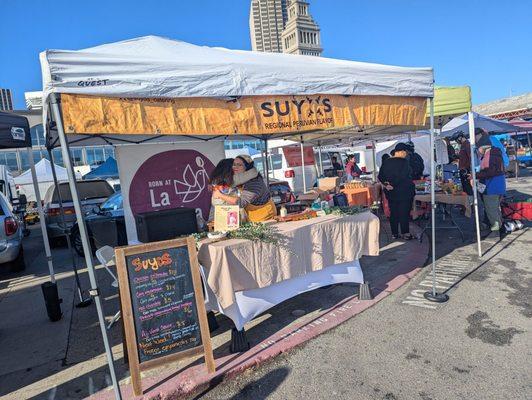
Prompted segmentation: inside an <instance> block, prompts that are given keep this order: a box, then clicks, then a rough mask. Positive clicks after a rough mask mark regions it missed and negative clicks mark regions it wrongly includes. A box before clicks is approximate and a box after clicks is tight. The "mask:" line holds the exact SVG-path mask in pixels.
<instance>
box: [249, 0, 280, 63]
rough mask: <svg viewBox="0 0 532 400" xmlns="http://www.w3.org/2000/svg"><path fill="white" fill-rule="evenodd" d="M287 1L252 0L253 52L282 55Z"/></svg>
mask: <svg viewBox="0 0 532 400" xmlns="http://www.w3.org/2000/svg"><path fill="white" fill-rule="evenodd" d="M286 2H287V0H251V9H250V12H249V30H250V35H251V48H252V49H253V51H263V52H269V53H281V52H282V51H283V46H282V43H281V34H282V32H283V28H284V25H285V23H286V19H287V14H286V11H287V10H286Z"/></svg>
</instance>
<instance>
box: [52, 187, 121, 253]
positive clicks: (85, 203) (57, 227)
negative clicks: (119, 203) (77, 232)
mask: <svg viewBox="0 0 532 400" xmlns="http://www.w3.org/2000/svg"><path fill="white" fill-rule="evenodd" d="M76 186H77V189H78V195H79V200H80V202H81V208H82V211H83V212H84V213H85V212H87V211H90V210H92V209H93V208H94V207H96V206H98V205H100V204H102V203H103V202H104V201H105V200H106V199H107V198H108V197H109V196H111V195H112V194H113V193H114V190H113V188H112V187H111V185H109V183H107V182H106V181H105V180H93V181H78V182H77V184H76ZM59 193H60V194H61V200H62V202H63V209H64V214H65V224H66V227H67V228H71V227H72V226H73V225H74V222H75V221H76V212H75V211H74V204H73V203H72V197H71V195H70V187H69V185H68V182H61V183H59V184H58V187H57V188H56V187H55V186H51V187H50V188H48V190H47V191H46V194H45V196H44V216H45V221H46V229H47V231H48V237H49V238H50V242H51V243H52V244H55V242H56V241H57V239H59V238H62V237H63V236H64V235H65V231H64V229H63V227H62V226H61V222H62V221H61V209H60V207H59Z"/></svg>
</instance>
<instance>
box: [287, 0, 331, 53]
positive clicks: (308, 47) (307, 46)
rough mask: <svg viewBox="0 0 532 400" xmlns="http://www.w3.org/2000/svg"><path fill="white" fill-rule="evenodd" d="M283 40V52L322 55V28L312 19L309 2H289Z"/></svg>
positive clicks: (300, 0) (299, 0)
mask: <svg viewBox="0 0 532 400" xmlns="http://www.w3.org/2000/svg"><path fill="white" fill-rule="evenodd" d="M281 41H282V44H283V52H284V53H289V54H301V55H306V56H318V57H319V56H321V53H322V52H323V49H322V47H321V38H320V28H319V26H318V24H317V23H316V22H315V21H314V20H313V19H312V16H311V15H310V12H309V3H308V2H307V1H303V0H291V1H290V2H289V4H288V20H287V22H286V26H285V28H284V30H283V33H282V36H281Z"/></svg>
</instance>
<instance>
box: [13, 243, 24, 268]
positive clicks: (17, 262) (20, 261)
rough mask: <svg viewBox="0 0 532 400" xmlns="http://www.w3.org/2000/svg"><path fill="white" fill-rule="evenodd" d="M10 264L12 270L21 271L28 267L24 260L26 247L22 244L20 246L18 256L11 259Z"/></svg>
mask: <svg viewBox="0 0 532 400" xmlns="http://www.w3.org/2000/svg"><path fill="white" fill-rule="evenodd" d="M10 264H11V271H12V272H20V271H24V270H25V269H26V262H25V261H24V249H23V248H22V246H21V247H20V250H19V252H18V255H17V258H15V259H14V260H13V261H11V263H10Z"/></svg>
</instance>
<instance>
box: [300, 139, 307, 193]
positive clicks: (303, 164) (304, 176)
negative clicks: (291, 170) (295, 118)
mask: <svg viewBox="0 0 532 400" xmlns="http://www.w3.org/2000/svg"><path fill="white" fill-rule="evenodd" d="M300 146H301V169H302V170H303V193H307V177H306V173H305V149H304V147H303V136H301V145H300Z"/></svg>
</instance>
